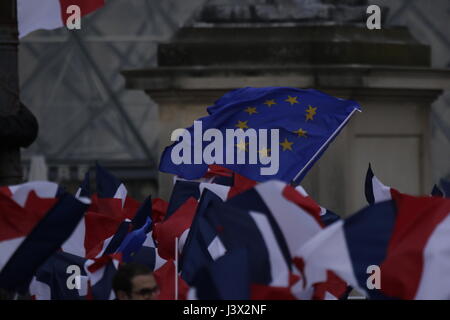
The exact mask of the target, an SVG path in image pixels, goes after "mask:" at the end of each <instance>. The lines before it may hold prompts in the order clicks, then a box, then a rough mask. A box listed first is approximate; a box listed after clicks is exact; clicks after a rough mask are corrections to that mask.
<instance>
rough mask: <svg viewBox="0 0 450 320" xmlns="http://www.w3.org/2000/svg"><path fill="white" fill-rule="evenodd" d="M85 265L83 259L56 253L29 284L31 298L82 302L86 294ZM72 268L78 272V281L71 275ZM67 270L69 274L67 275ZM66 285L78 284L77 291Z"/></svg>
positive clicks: (64, 253)
mask: <svg viewBox="0 0 450 320" xmlns="http://www.w3.org/2000/svg"><path fill="white" fill-rule="evenodd" d="M85 263H86V259H84V258H81V257H78V256H75V255H72V254H69V253H66V252H56V253H55V254H53V255H52V256H51V257H50V258H49V259H48V260H47V261H46V262H45V263H44V264H43V265H42V266H41V267H40V268H39V269H38V271H37V272H36V274H35V277H34V278H33V281H32V282H31V284H30V294H31V296H32V297H33V299H35V300H84V299H85V298H86V295H87V292H88V291H87V290H88V289H87V285H88V277H87V274H86V272H85V270H84V264H85ZM74 268H78V270H79V271H80V275H79V278H78V279H79V280H77V278H76V276H77V275H76V274H75V273H73V272H74V270H75V269H74ZM68 270H69V271H70V272H71V273H68ZM75 271H76V270H75ZM72 275H73V276H72ZM71 276H72V277H71ZM77 281H79V282H78V283H77ZM68 283H70V284H75V285H76V284H79V289H78V288H77V287H76V286H74V287H69V286H68V285H67V284H68Z"/></svg>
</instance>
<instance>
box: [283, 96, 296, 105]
mask: <svg viewBox="0 0 450 320" xmlns="http://www.w3.org/2000/svg"><path fill="white" fill-rule="evenodd" d="M297 98H298V97H291V96H288V98H287V99H286V100H284V101H286V102H289V103H290V104H291V106H292V105H294V104H296V103H299V102H298V101H297Z"/></svg>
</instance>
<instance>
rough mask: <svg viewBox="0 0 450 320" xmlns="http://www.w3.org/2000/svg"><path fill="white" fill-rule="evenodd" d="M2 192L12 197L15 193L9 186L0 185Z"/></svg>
mask: <svg viewBox="0 0 450 320" xmlns="http://www.w3.org/2000/svg"><path fill="white" fill-rule="evenodd" d="M0 194H4V195H5V196H8V197H11V196H12V195H13V194H12V192H11V189H9V187H0Z"/></svg>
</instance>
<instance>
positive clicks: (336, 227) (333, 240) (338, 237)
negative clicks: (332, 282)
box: [295, 220, 365, 293]
mask: <svg viewBox="0 0 450 320" xmlns="http://www.w3.org/2000/svg"><path fill="white" fill-rule="evenodd" d="M343 225H344V222H343V221H342V220H340V221H336V222H335V223H333V224H332V225H330V226H329V227H327V228H325V229H323V230H322V231H321V232H319V233H318V234H317V235H316V236H315V237H313V238H312V239H311V240H309V241H308V242H307V243H306V244H305V245H304V246H303V247H301V248H300V250H299V251H298V253H297V254H296V255H295V256H296V257H300V258H302V259H303V260H304V262H305V275H306V281H307V286H308V287H311V286H312V285H313V284H315V283H319V282H326V281H327V270H331V271H334V272H335V273H336V275H338V276H339V277H340V278H342V279H343V280H345V281H346V282H347V283H348V284H349V285H351V286H353V287H354V288H355V289H357V290H359V291H361V292H364V293H365V290H363V289H359V284H358V282H357V280H356V277H355V274H354V272H353V264H352V261H351V259H350V253H349V251H348V248H347V242H346V240H345V234H344V230H343Z"/></svg>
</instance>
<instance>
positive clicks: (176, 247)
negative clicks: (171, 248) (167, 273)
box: [175, 238, 178, 300]
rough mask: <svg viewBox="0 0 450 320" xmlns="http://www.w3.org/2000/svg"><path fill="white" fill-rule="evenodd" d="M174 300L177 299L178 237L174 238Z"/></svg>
mask: <svg viewBox="0 0 450 320" xmlns="http://www.w3.org/2000/svg"><path fill="white" fill-rule="evenodd" d="M175 300H178V238H175Z"/></svg>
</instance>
